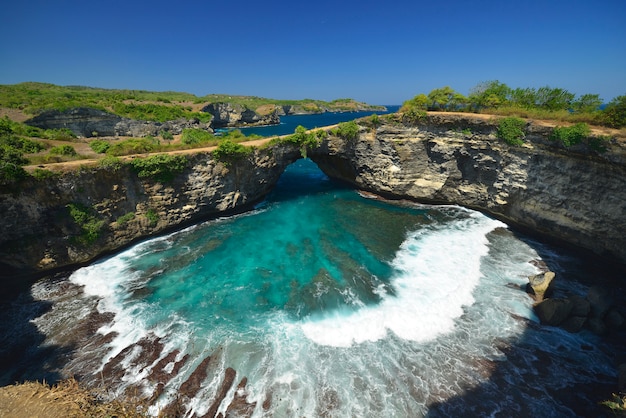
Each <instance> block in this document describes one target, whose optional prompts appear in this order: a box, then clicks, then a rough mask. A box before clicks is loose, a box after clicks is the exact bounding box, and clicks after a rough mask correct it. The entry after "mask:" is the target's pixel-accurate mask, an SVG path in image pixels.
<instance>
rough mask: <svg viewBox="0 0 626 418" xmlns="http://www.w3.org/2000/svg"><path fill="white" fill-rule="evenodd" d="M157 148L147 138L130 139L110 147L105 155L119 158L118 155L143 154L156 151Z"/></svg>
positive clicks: (156, 145)
mask: <svg viewBox="0 0 626 418" xmlns="http://www.w3.org/2000/svg"><path fill="white" fill-rule="evenodd" d="M157 148H158V144H156V143H155V142H154V141H150V140H149V139H148V138H131V139H127V140H125V141H121V142H117V143H115V144H113V145H111V146H110V147H109V149H108V150H107V151H106V153H107V155H112V156H114V157H119V156H120V155H129V154H145V153H148V152H152V151H156V150H157Z"/></svg>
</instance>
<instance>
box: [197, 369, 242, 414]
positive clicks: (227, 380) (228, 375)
mask: <svg viewBox="0 0 626 418" xmlns="http://www.w3.org/2000/svg"><path fill="white" fill-rule="evenodd" d="M236 375H237V373H236V372H235V370H234V369H232V368H230V367H229V368H227V369H226V371H225V372H224V380H223V381H222V385H221V386H220V388H219V389H218V390H217V393H216V395H215V400H214V401H213V403H212V404H211V407H210V408H209V412H207V413H206V415H204V416H205V417H207V418H209V417H211V418H212V417H215V416H216V414H217V408H219V406H220V404H221V403H222V401H223V400H224V398H225V397H226V394H227V393H228V391H229V390H230V388H231V386H232V385H233V383H234V382H235V376H236Z"/></svg>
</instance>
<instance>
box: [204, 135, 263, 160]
mask: <svg viewBox="0 0 626 418" xmlns="http://www.w3.org/2000/svg"><path fill="white" fill-rule="evenodd" d="M253 150H254V149H253V148H252V147H248V146H245V145H242V144H239V143H236V142H234V141H232V140H231V139H228V138H226V139H223V140H221V141H220V143H219V145H218V146H217V149H216V150H214V151H213V157H214V158H215V159H216V160H217V161H221V162H223V163H224V164H226V165H229V164H230V163H231V162H233V161H237V160H241V159H243V158H246V157H248V156H249V155H250V154H251V153H252V151H253Z"/></svg>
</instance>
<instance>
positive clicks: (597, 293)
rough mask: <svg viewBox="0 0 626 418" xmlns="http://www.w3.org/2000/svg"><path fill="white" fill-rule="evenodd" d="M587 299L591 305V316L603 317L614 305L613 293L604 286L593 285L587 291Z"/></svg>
mask: <svg viewBox="0 0 626 418" xmlns="http://www.w3.org/2000/svg"><path fill="white" fill-rule="evenodd" d="M587 300H588V301H589V304H590V307H591V316H593V317H594V318H603V317H604V315H605V314H606V313H607V312H608V311H609V309H610V308H611V306H612V305H613V295H611V293H610V292H609V291H608V290H607V289H606V288H603V287H600V286H591V287H590V288H589V291H588V292H587Z"/></svg>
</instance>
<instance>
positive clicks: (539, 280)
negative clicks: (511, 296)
mask: <svg viewBox="0 0 626 418" xmlns="http://www.w3.org/2000/svg"><path fill="white" fill-rule="evenodd" d="M554 276H555V274H554V272H551V271H547V272H545V273H539V274H535V275H534V276H529V277H528V282H529V285H530V286H529V287H527V289H529V290H530V292H529V293H530V295H531V296H533V298H534V299H535V300H536V301H537V302H541V301H542V300H543V299H544V298H546V297H549V296H550V291H551V290H552V289H551V288H550V284H551V283H552V280H554Z"/></svg>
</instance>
